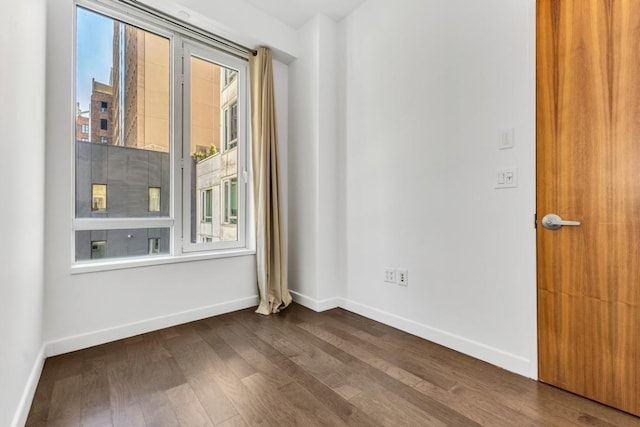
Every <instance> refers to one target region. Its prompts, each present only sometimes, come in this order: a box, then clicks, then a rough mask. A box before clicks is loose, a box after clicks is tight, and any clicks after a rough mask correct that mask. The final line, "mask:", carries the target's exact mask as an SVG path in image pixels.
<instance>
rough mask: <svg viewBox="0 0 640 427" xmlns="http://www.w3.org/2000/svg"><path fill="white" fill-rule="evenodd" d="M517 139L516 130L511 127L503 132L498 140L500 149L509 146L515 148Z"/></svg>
mask: <svg viewBox="0 0 640 427" xmlns="http://www.w3.org/2000/svg"><path fill="white" fill-rule="evenodd" d="M515 139H516V130H515V129H514V128H511V129H509V130H507V131H504V132H502V134H501V135H500V141H499V142H498V149H499V150H505V149H507V148H513V145H514V143H515Z"/></svg>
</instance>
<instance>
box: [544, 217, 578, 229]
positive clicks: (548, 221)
mask: <svg viewBox="0 0 640 427" xmlns="http://www.w3.org/2000/svg"><path fill="white" fill-rule="evenodd" d="M563 225H573V226H577V225H580V222H579V221H564V220H563V219H562V218H560V216H558V215H556V214H548V215H545V216H544V218H542V226H543V227H544V228H546V229H547V230H557V229H558V228H560V227H562V226H563Z"/></svg>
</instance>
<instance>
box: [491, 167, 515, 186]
mask: <svg viewBox="0 0 640 427" xmlns="http://www.w3.org/2000/svg"><path fill="white" fill-rule="evenodd" d="M495 183H496V188H515V187H517V186H518V168H505V169H498V170H497V171H496V181H495Z"/></svg>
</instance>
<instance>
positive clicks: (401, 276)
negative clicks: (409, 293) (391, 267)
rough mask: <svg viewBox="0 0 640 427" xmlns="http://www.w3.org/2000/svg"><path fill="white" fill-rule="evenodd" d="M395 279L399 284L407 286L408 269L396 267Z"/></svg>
mask: <svg viewBox="0 0 640 427" xmlns="http://www.w3.org/2000/svg"><path fill="white" fill-rule="evenodd" d="M396 279H397V280H398V282H397V283H398V285H399V286H409V271H408V270H400V269H398V270H397V271H396Z"/></svg>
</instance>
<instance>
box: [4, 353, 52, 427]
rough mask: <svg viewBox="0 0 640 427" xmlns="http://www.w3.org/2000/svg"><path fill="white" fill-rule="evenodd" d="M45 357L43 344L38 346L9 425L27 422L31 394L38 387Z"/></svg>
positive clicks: (19, 426)
mask: <svg viewBox="0 0 640 427" xmlns="http://www.w3.org/2000/svg"><path fill="white" fill-rule="evenodd" d="M44 359H45V346H44V345H42V347H40V351H39V352H38V356H36V360H35V362H34V363H33V368H32V369H31V373H30V374H29V379H28V380H27V384H26V385H25V387H24V391H23V392H22V396H21V397H20V402H19V403H18V408H17V410H16V413H15V415H14V417H13V421H12V422H11V427H21V426H24V425H25V423H26V422H27V417H28V416H29V410H30V409H31V403H32V402H33V396H35V394H36V388H37V387H38V381H40V375H41V374H42V368H44Z"/></svg>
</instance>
